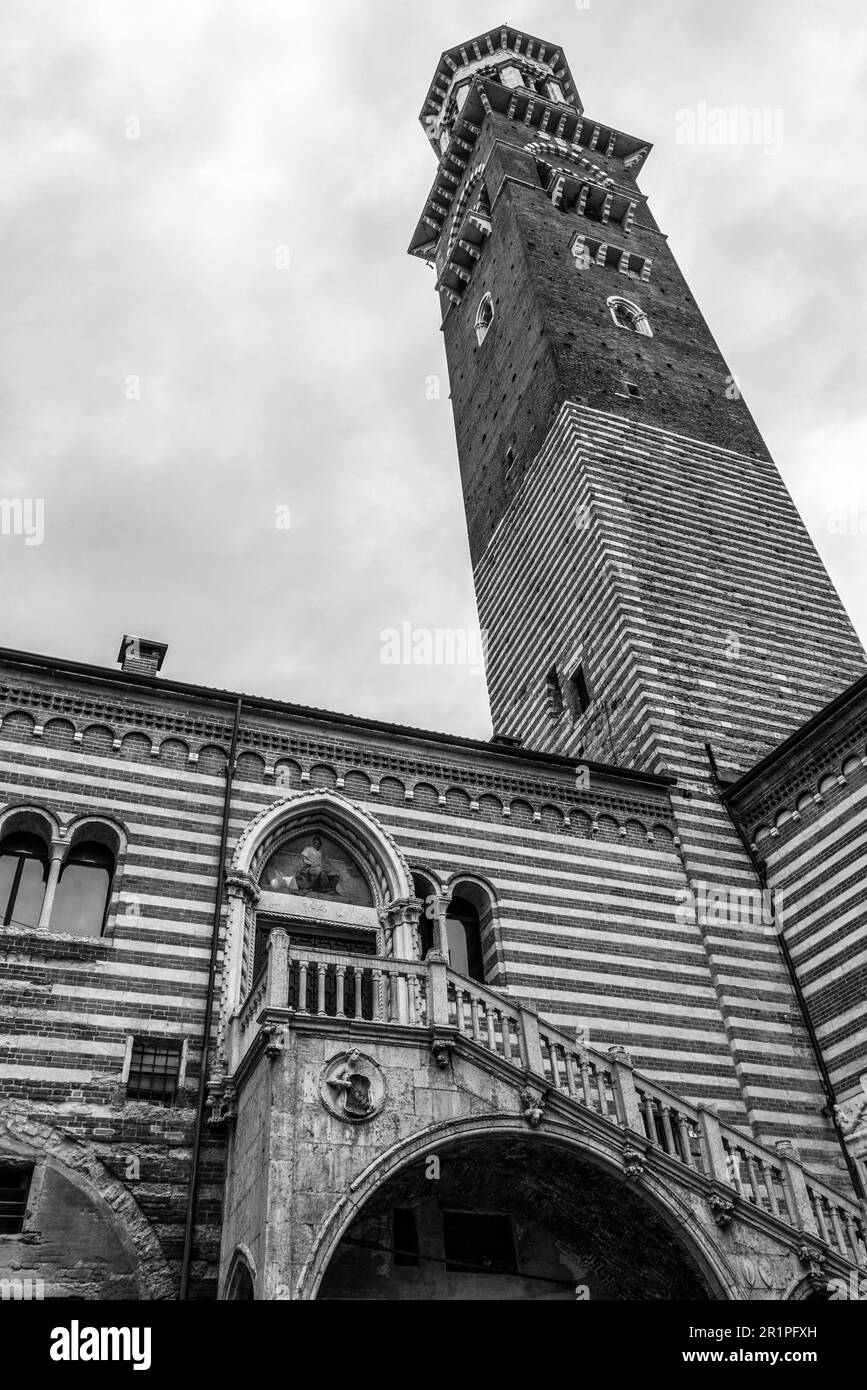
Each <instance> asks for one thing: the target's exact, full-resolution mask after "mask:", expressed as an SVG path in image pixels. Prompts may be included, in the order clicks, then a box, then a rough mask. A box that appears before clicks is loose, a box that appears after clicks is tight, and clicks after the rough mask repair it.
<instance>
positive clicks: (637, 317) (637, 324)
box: [608, 294, 653, 338]
mask: <svg viewBox="0 0 867 1390" xmlns="http://www.w3.org/2000/svg"><path fill="white" fill-rule="evenodd" d="M608 309H609V312H610V314H611V317H612V318H613V320H614V322H615V323H616V324H617V327H618V328H626V329H628V330H629V331H630V332H631V333H640V334H641V336H642V337H643V338H652V337H653V329H652V328H651V326H650V321H649V320H648V317H647V315H646V314H645V312H644V310H643V309H640V308H639V307H638V305H637V304H633V303H632V300H631V299H623V298H621V296H620V295H616V294H613V295H612V296H611V297H610V299H609V300H608Z"/></svg>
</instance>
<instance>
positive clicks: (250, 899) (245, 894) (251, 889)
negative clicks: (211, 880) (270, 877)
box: [225, 869, 260, 907]
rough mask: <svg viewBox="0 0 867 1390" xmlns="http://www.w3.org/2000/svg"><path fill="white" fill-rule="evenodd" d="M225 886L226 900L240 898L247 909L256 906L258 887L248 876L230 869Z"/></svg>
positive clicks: (258, 893)
mask: <svg viewBox="0 0 867 1390" xmlns="http://www.w3.org/2000/svg"><path fill="white" fill-rule="evenodd" d="M225 884H226V897H227V898H229V899H232V898H240V899H241V900H242V902H245V903H246V904H247V906H248V907H255V906H256V904H257V902H258V901H259V897H260V892H259V885H258V883H257V882H256V880H255V879H254V878H253V877H252V876H251V875H250V874H248V873H244V872H242V871H240V870H237V869H230V870H229V872H228V873H227V874H226V879H225Z"/></svg>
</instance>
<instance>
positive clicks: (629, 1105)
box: [608, 1047, 644, 1135]
mask: <svg viewBox="0 0 867 1390" xmlns="http://www.w3.org/2000/svg"><path fill="white" fill-rule="evenodd" d="M608 1056H609V1057H610V1058H611V1079H612V1081H613V1082H614V1094H615V1096H616V1098H617V1114H618V1117H619V1119H620V1123H621V1124H622V1125H626V1126H627V1127H628V1128H629V1129H634V1130H636V1131H637V1133H639V1134H641V1135H643V1134H644V1121H643V1120H642V1118H641V1107H640V1105H639V1104H638V1095H637V1094H636V1090H635V1077H634V1076H633V1068H632V1058H631V1057H630V1056H629V1053H628V1052H627V1051H626V1049H625V1048H623V1047H609V1049H608Z"/></svg>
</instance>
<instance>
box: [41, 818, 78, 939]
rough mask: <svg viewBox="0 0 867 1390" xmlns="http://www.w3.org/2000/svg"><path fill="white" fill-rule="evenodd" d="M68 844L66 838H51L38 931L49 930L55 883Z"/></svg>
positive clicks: (57, 881) (58, 877)
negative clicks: (49, 860)
mask: <svg viewBox="0 0 867 1390" xmlns="http://www.w3.org/2000/svg"><path fill="white" fill-rule="evenodd" d="M69 849H70V846H69V845H68V844H67V842H66V840H52V841H51V849H50V851H49V854H50V859H51V862H50V865H49V869H48V881H47V883H46V884H45V897H44V898H43V899H42V911H41V912H40V914H39V923H38V930H39V931H49V930H50V927H51V912H52V909H53V907H54V898H55V895H56V893H57V885H58V883H59V882H60V870H61V869H62V868H63V864H64V860H65V859H66V856H67V854H68V853H69Z"/></svg>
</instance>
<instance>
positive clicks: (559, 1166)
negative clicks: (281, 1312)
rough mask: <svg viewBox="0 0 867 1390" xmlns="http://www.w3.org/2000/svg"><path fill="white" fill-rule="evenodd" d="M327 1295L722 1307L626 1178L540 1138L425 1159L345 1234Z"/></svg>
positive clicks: (692, 1259) (460, 1145) (462, 1144)
mask: <svg viewBox="0 0 867 1390" xmlns="http://www.w3.org/2000/svg"><path fill="white" fill-rule="evenodd" d="M316 1296H317V1297H318V1298H320V1299H323V1300H337V1299H356V1300H366V1299H393V1300H404V1299H407V1300H419V1299H428V1298H436V1299H461V1300H475V1299H508V1300H522V1301H523V1300H533V1301H535V1300H547V1301H553V1300H557V1301H559V1300H564V1301H565V1300H574V1299H575V1298H581V1299H584V1300H588V1301H600V1300H618V1301H631V1300H634V1301H641V1302H645V1301H664V1300H678V1301H681V1300H683V1301H702V1300H706V1299H708V1298H719V1297H721V1296H722V1294H721V1291H720V1290H719V1289H716V1288H714V1287H712V1284H711V1279H710V1276H709V1275H708V1274H707V1273H706V1272H705V1271H704V1270H703V1269H702V1268H701V1267H700V1266H699V1263H698V1259H697V1257H696V1256H694V1254H693V1252H692V1249H691V1247H690V1246H689V1245H688V1244H687V1242H686V1241H685V1240H684V1239H683V1238H682V1237H681V1236H680V1235H679V1233H678V1232H677V1230H676V1229H675V1227H674V1225H673V1224H672V1225H669V1222H668V1221H667V1220H666V1219H665V1218H664V1217H663V1216H662V1215H661V1214H660V1212H659V1211H658V1210H657V1208H656V1207H655V1206H654V1205H652V1204H651V1202H650V1201H649V1200H648V1199H647V1197H645V1196H644V1195H643V1194H642V1193H641V1192H640V1191H639V1190H638V1189H636V1187H635V1186H634V1185H630V1184H629V1183H628V1182H627V1181H626V1180H625V1179H624V1178H623V1177H622V1176H621V1175H619V1174H615V1173H613V1172H610V1171H609V1170H607V1169H604V1168H602V1167H600V1166H598V1165H597V1164H595V1163H593V1162H592V1161H591V1160H590V1159H589V1158H588V1157H586V1156H585V1155H584V1154H582V1153H581V1152H580V1151H579V1150H577V1149H575V1148H572V1147H571V1146H569V1147H567V1146H565V1145H563V1144H558V1143H557V1142H556V1141H553V1140H546V1138H545V1137H544V1136H542V1135H538V1134H534V1135H529V1134H526V1135H525V1134H508V1133H499V1134H495V1133H492V1134H487V1135H484V1136H473V1137H467V1138H461V1139H457V1140H455V1141H454V1142H453V1143H452V1144H450V1145H448V1146H443V1147H442V1148H440V1149H437V1150H436V1152H434V1153H426V1154H422V1155H420V1156H419V1157H418V1158H416V1159H415V1160H414V1161H413V1162H411V1163H410V1164H408V1165H407V1166H406V1167H404V1168H402V1169H401V1170H400V1171H399V1172H397V1173H395V1174H393V1175H392V1176H391V1177H389V1178H387V1179H386V1180H385V1181H384V1182H383V1183H382V1184H381V1186H380V1187H379V1188H377V1190H376V1191H375V1192H374V1194H373V1195H372V1196H371V1197H370V1198H369V1199H368V1201H367V1202H366V1203H365V1204H364V1205H363V1206H362V1208H361V1210H360V1211H359V1213H358V1215H357V1216H356V1217H355V1219H354V1221H353V1222H352V1223H351V1224H350V1225H349V1227H348V1228H347V1229H346V1230H345V1232H344V1234H343V1237H342V1239H341V1240H340V1243H339V1244H338V1246H337V1247H336V1249H335V1251H334V1253H333V1255H332V1257H331V1259H330V1262H329V1264H328V1266H327V1268H326V1270H325V1274H324V1277H323V1279H322V1282H321V1284H320V1287H319V1291H318V1294H317V1295H316Z"/></svg>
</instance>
